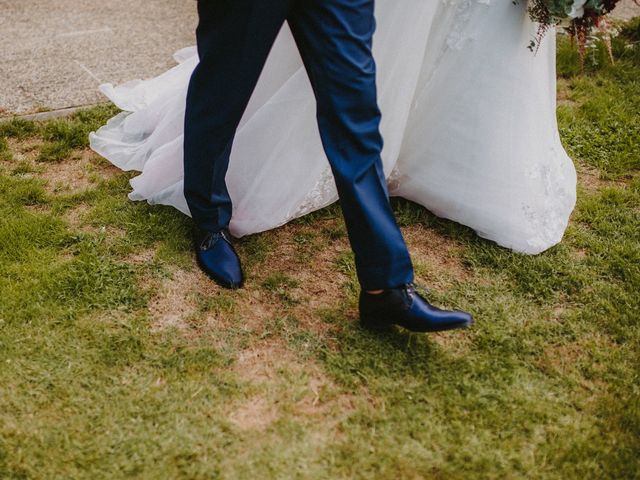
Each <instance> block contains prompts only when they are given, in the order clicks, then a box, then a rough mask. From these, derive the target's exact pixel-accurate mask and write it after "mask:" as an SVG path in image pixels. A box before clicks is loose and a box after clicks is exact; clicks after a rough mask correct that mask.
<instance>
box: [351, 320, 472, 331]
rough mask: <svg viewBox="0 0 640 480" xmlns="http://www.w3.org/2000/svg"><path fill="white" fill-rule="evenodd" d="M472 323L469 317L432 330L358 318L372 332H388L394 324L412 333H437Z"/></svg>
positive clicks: (460, 328) (468, 325) (464, 326)
mask: <svg viewBox="0 0 640 480" xmlns="http://www.w3.org/2000/svg"><path fill="white" fill-rule="evenodd" d="M474 323H475V321H474V319H473V318H471V320H470V321H468V322H465V323H460V324H456V325H452V326H450V327H446V328H435V329H432V330H413V329H411V328H408V327H405V326H404V325H401V324H397V323H387V322H380V321H376V320H364V319H363V318H360V326H361V327H362V328H364V329H366V330H369V331H372V332H388V331H390V330H391V329H392V328H393V327H394V326H398V327H402V328H404V329H405V330H408V331H410V332H413V333H438V332H448V331H450V330H462V329H466V328H470V327H471V326H472V325H473V324H474Z"/></svg>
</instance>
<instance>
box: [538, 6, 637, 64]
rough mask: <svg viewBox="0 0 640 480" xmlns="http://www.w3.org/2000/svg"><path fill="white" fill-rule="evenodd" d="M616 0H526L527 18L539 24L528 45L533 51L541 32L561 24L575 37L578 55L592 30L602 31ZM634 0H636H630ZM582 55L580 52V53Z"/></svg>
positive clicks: (582, 52) (543, 32) (582, 50)
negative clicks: (535, 35) (527, 5)
mask: <svg viewBox="0 0 640 480" xmlns="http://www.w3.org/2000/svg"><path fill="white" fill-rule="evenodd" d="M619 1H620V0H529V15H530V16H531V20H533V21H534V22H537V23H539V24H540V28H539V30H538V35H537V37H536V39H535V40H532V42H531V45H530V46H529V48H530V49H531V50H537V48H538V46H539V45H540V42H541V41H542V38H543V37H544V35H545V33H546V32H547V31H548V30H549V29H550V28H552V27H553V26H556V25H561V26H564V28H565V29H566V30H567V31H568V32H569V34H570V35H571V36H572V38H575V39H577V41H578V45H579V47H580V52H581V54H584V48H585V45H586V42H587V39H588V38H589V36H590V35H591V34H592V33H593V32H594V31H595V30H601V31H606V21H605V18H604V17H605V15H607V14H608V13H609V12H611V11H612V10H613V9H614V8H615V7H616V5H617V4H618V3H619ZM634 1H635V2H636V3H638V0H634ZM581 56H582V55H581Z"/></svg>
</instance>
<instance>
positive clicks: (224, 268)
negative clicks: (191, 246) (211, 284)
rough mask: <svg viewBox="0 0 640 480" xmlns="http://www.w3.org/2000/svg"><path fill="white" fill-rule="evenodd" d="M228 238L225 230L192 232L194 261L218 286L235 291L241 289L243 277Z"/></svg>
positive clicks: (238, 260) (197, 230) (238, 261)
mask: <svg viewBox="0 0 640 480" xmlns="http://www.w3.org/2000/svg"><path fill="white" fill-rule="evenodd" d="M230 238H231V236H230V235H229V232H228V231H227V230H222V231H221V232H217V233H212V232H205V231H203V230H199V229H196V230H195V231H194V241H195V250H196V259H197V261H198V265H199V266H200V268H201V269H202V271H204V273H206V274H207V275H208V276H209V278H211V279H212V280H213V281H215V282H216V283H218V284H219V285H220V286H222V287H224V288H232V289H235V288H240V287H242V285H243V283H244V275H243V274H242V266H241V265H240V259H239V258H238V254H237V253H236V250H235V249H234V248H233V245H231V240H230Z"/></svg>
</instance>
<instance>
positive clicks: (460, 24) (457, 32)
mask: <svg viewBox="0 0 640 480" xmlns="http://www.w3.org/2000/svg"><path fill="white" fill-rule="evenodd" d="M442 1H443V2H444V4H445V5H452V6H454V7H455V13H454V14H453V24H452V26H451V32H450V33H449V35H448V36H447V41H446V44H447V47H449V48H450V49H452V50H460V49H461V48H462V47H463V46H464V44H465V42H466V41H467V40H471V39H472V38H473V37H472V36H471V35H469V31H470V28H469V21H470V20H471V15H472V11H471V7H473V5H474V4H475V3H479V4H481V5H490V4H491V0H442Z"/></svg>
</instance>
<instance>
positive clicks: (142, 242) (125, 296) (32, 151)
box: [0, 29, 640, 479]
mask: <svg viewBox="0 0 640 480" xmlns="http://www.w3.org/2000/svg"><path fill="white" fill-rule="evenodd" d="M628 30H629V31H628V32H627V33H626V34H625V35H626V37H624V38H619V39H618V40H616V42H615V44H614V48H615V53H616V57H617V59H618V60H617V64H616V65H615V66H609V65H608V64H607V62H606V61H605V56H604V53H603V50H602V49H595V50H593V51H591V52H590V54H589V56H588V58H587V72H586V74H585V75H579V68H578V67H577V65H578V60H577V57H576V55H575V54H574V53H573V50H571V48H570V47H569V46H568V44H567V42H561V45H560V50H559V74H560V77H561V80H560V84H559V89H560V98H561V102H560V107H559V120H560V128H561V133H562V136H563V139H564V142H565V145H566V147H567V149H568V151H569V153H570V154H571V156H572V157H573V158H574V159H575V161H576V165H577V168H578V171H579V175H580V187H579V201H578V207H577V210H576V212H575V214H574V216H573V218H572V222H571V225H570V228H569V230H568V231H567V234H566V239H565V241H564V242H563V243H562V244H561V245H559V246H557V247H555V248H553V249H551V250H550V251H548V252H546V253H544V254H542V255H539V256H535V257H530V256H524V255H520V254H516V253H512V252H510V251H507V250H505V249H502V248H500V247H497V246H496V245H495V244H493V243H490V242H487V241H484V240H481V239H479V238H478V237H476V236H475V235H474V234H473V233H472V232H471V231H469V230H468V229H466V228H464V227H461V226H459V225H456V224H453V223H451V222H447V221H443V220H440V219H437V218H436V217H434V216H433V215H431V214H429V213H428V212H427V211H425V210H424V209H422V208H419V207H418V206H416V205H413V204H410V203H408V202H405V201H395V202H394V208H395V210H396V213H397V215H398V218H399V220H400V222H401V224H402V228H403V231H404V232H405V234H406V237H407V239H408V243H409V245H410V247H411V250H412V252H413V254H414V257H415V260H416V266H417V272H418V276H419V280H420V283H422V284H425V285H428V286H429V287H431V292H430V298H432V299H433V300H434V301H435V302H437V303H439V304H443V305H446V306H453V307H460V308H465V309H468V310H470V311H472V312H473V313H474V314H475V316H476V317H477V320H478V322H477V324H476V326H475V327H474V328H473V329H471V330H469V331H464V332H455V333H448V334H443V335H430V336H419V335H412V334H409V333H407V332H404V331H400V330H398V331H396V332H393V333H389V334H384V335H374V334H370V333H366V332H364V331H362V330H360V329H359V328H358V326H357V324H356V319H357V309H356V294H357V284H356V279H355V272H354V266H353V259H352V255H351V253H350V250H349V247H348V243H347V239H346V234H345V228H344V225H343V223H342V221H341V220H340V217H339V211H338V210H337V208H336V207H335V206H334V207H330V208H328V209H325V210H323V211H321V212H317V213H315V214H312V215H309V216H308V217H305V218H303V219H301V220H299V221H296V222H294V223H292V224H289V225H287V226H285V227H283V228H280V229H278V230H276V231H271V232H268V233H265V234H261V235H255V236H252V237H250V238H246V239H243V240H241V241H240V242H239V250H240V253H241V256H242V257H243V259H244V261H245V264H246V270H247V273H248V282H247V286H246V288H245V289H243V290H242V291H240V292H237V293H230V292H228V291H223V290H221V289H219V288H217V287H216V286H214V285H213V284H211V282H209V281H208V280H207V279H206V278H205V277H204V276H203V275H201V274H200V272H199V271H198V269H197V268H196V266H195V265H194V261H193V259H192V256H191V251H190V238H189V230H190V224H189V221H188V219H186V218H185V217H183V216H182V215H181V214H179V213H178V212H177V211H175V210H173V209H171V208H163V207H151V206H148V205H146V204H143V203H133V202H130V201H129V200H128V199H127V196H126V195H127V193H128V191H129V186H128V179H129V178H130V176H129V175H127V174H123V173H121V172H119V171H118V170H117V169H115V168H113V167H111V166H110V165H108V163H107V162H106V161H104V160H102V159H100V158H99V157H98V156H96V155H95V154H93V153H91V152H90V151H88V149H87V133H88V132H89V131H91V130H93V129H95V128H96V127H97V126H99V125H100V124H101V123H102V122H104V121H105V120H106V119H107V118H108V117H109V116H111V115H112V114H114V113H115V110H114V108H112V107H99V108H95V109H92V110H88V111H84V112H80V113H78V114H76V115H75V116H73V117H72V118H70V119H65V120H54V121H50V122H47V123H31V122H26V121H20V120H14V121H12V122H9V123H4V124H0V366H1V367H0V478H2V479H54V478H59V479H71V478H73V479H75V478H87V479H101V478H105V479H114V478H125V477H132V478H145V479H147V478H150V479H155V478H157V479H168V478H194V479H196V478H219V477H222V478H313V479H322V478H327V479H332V478H367V479H368V478H443V479H444V478H447V479H449V478H454V479H467V478H545V479H547V478H549V479H550V478H558V479H567V478H580V479H594V478H612V479H622V478H640V461H639V460H638V458H639V456H640V400H639V398H640V386H639V385H640V322H639V321H638V312H639V311H640V293H639V292H640V175H639V173H638V172H639V167H640V156H639V153H638V149H639V147H640V114H639V112H640V47H639V46H638V44H637V43H636V44H635V45H632V44H631V43H630V42H632V41H633V36H632V35H630V33H629V32H631V33H632V31H631V29H628ZM635 41H636V42H637V39H635Z"/></svg>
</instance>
